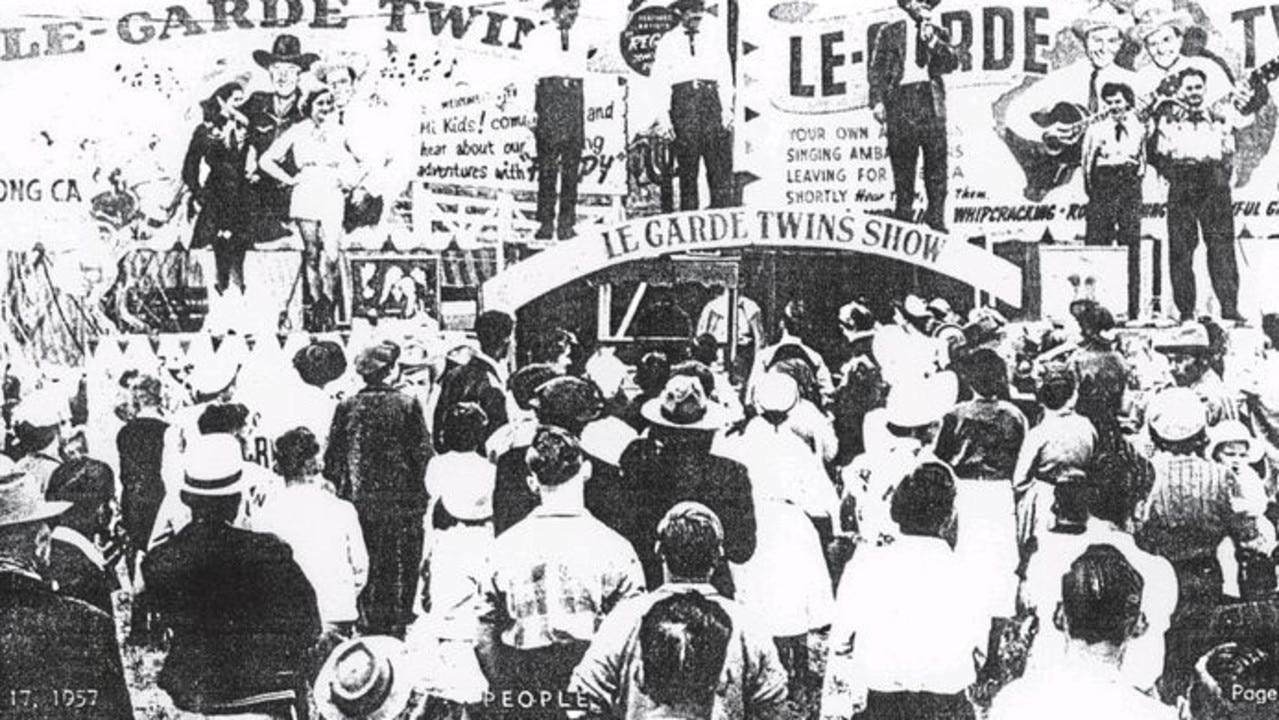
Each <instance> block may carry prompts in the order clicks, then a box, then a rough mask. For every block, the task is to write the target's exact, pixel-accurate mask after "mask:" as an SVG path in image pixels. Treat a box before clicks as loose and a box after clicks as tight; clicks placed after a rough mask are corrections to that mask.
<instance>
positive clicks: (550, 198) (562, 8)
mask: <svg viewBox="0 0 1279 720" xmlns="http://www.w3.org/2000/svg"><path fill="white" fill-rule="evenodd" d="M578 8H579V0H548V1H547V3H546V5H544V6H543V9H546V10H550V11H551V18H552V20H551V22H550V23H549V24H547V25H543V26H541V27H539V28H538V29H537V30H535V31H534V32H533V33H531V34H530V36H529V39H528V41H527V42H526V43H525V47H526V48H527V52H526V53H525V57H528V58H530V59H531V60H532V61H533V62H536V63H537V65H536V67H535V71H536V73H537V94H536V98H535V106H534V109H535V112H536V113H537V127H536V129H535V130H534V138H535V139H536V141H537V222H538V228H537V233H536V234H535V235H534V236H533V237H534V238H536V239H538V240H550V239H551V238H552V237H559V239H560V240H567V239H569V238H572V237H575V236H576V235H577V231H576V230H575V229H574V226H575V225H576V224H577V185H578V182H579V181H580V179H581V172H582V151H583V150H584V149H585V146H586V104H585V100H584V98H583V95H582V80H583V78H585V77H586V60H587V58H588V57H589V56H590V55H591V54H592V51H591V43H590V41H589V40H588V38H586V37H584V35H585V33H582V32H576V31H575V30H574V27H575V26H576V23H577V12H578ZM557 185H558V186H559V187H558V192H557V187H556V186H557ZM557 204H558V205H559V226H558V230H557V227H556V205H557Z"/></svg>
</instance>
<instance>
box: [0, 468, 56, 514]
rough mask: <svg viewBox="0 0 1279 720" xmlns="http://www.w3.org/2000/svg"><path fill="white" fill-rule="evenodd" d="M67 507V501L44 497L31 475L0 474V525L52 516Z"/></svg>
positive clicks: (38, 484)
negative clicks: (53, 500)
mask: <svg viewBox="0 0 1279 720" xmlns="http://www.w3.org/2000/svg"><path fill="white" fill-rule="evenodd" d="M70 508H71V503H69V502H49V501H48V500H45V499H44V491H43V490H42V489H41V487H40V480H39V479H38V478H37V477H35V476H34V475H30V474H27V473H21V472H9V473H6V474H4V475H0V527H5V526H9V525H22V524H24V523H29V522H37V521H41V520H48V519H50V518H55V517H57V516H59V515H61V514H62V513H64V512H66V511H67V510H68V509H70Z"/></svg>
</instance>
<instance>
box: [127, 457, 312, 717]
mask: <svg viewBox="0 0 1279 720" xmlns="http://www.w3.org/2000/svg"><path fill="white" fill-rule="evenodd" d="M240 453H241V451H240V444H239V442H237V441H236V439H235V438H234V437H232V436H231V435H225V434H218V435H203V436H199V437H194V438H191V439H190V440H189V441H188V445H187V450H186V453H185V455H184V457H183V460H184V464H185V473H184V479H183V485H182V489H181V498H182V501H183V502H184V503H185V504H186V505H187V506H188V507H190V508H191V523H190V524H189V525H187V526H186V527H184V528H182V529H181V530H179V531H178V533H177V534H176V535H174V536H173V537H172V538H171V539H170V540H167V541H165V542H164V543H161V544H160V545H158V546H157V547H156V548H155V549H154V550H152V551H151V553H150V554H149V555H148V556H147V557H146V559H145V560H143V561H142V576H143V578H144V580H145V582H146V590H145V592H146V594H147V595H148V600H149V603H150V605H149V607H150V608H151V609H152V610H154V611H155V612H156V613H157V614H158V616H159V622H160V624H161V625H162V626H164V627H166V628H168V629H169V631H170V632H171V633H172V636H171V640H170V646H169V648H170V649H169V654H168V657H166V658H165V661H164V668H163V669H162V670H161V671H160V676H159V682H158V684H159V686H160V688H161V689H163V690H164V691H165V692H167V693H169V695H170V696H171V697H172V698H173V702H174V704H175V705H176V706H177V707H178V708H180V709H183V710H188V711H192V712H201V713H211V714H212V713H219V712H226V711H228V710H229V709H230V708H233V707H235V708H239V711H240V712H253V711H259V712H267V711H277V710H279V709H282V708H284V707H288V706H289V705H290V704H291V703H292V702H293V697H294V693H295V691H296V689H297V688H299V687H301V685H302V684H303V683H302V680H303V677H304V676H305V675H306V671H307V661H308V658H309V653H310V652H311V649H312V647H314V645H315V643H316V641H317V640H318V639H319V636H320V615H319V610H318V609H317V606H316V600H315V591H314V590H313V589H312V587H311V584H310V582H309V581H307V579H306V575H304V574H303V573H302V569H301V568H300V567H298V564H297V562H295V561H294V560H293V553H292V551H291V550H290V549H289V546H288V545H287V544H286V543H285V542H284V541H283V540H280V539H279V538H277V537H276V536H274V535H269V534H266V533H256V532H251V531H248V530H242V529H240V528H236V527H233V526H232V522H233V521H234V520H235V517H236V513H237V512H238V510H239V508H240V503H241V498H240V496H241V493H242V492H243V490H244V489H245V485H246V483H245V482H244V460H243V459H242V457H241V454H240Z"/></svg>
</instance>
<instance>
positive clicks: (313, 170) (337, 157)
mask: <svg viewBox="0 0 1279 720" xmlns="http://www.w3.org/2000/svg"><path fill="white" fill-rule="evenodd" d="M290 148H292V150H293V162H294V164H295V165H296V166H297V168H298V173H297V175H296V179H297V184H296V185H294V186H293V190H292V193H291V194H290V196H289V216H290V217H292V218H293V219H294V220H314V221H316V222H319V223H320V226H321V227H323V228H324V230H325V233H324V236H325V243H324V244H325V251H326V252H330V251H331V252H336V250H337V240H338V237H339V236H340V235H341V234H342V214H343V212H344V210H345V208H346V197H345V195H344V194H343V187H345V186H346V185H349V184H351V183H353V182H354V181H355V180H357V179H358V173H359V162H358V160H357V158H356V157H355V155H353V154H352V153H351V150H350V147H349V146H348V144H347V139H346V132H345V131H344V130H343V129H342V127H341V126H340V125H338V124H336V123H335V122H332V121H330V122H329V123H327V124H325V125H323V126H321V125H316V124H315V123H314V122H312V121H309V120H307V121H303V122H300V123H298V124H296V125H294V126H293V127H291V128H289V129H288V130H286V131H285V132H284V134H283V135H281V136H280V138H279V139H278V140H276V141H275V143H273V144H272V145H271V147H270V148H268V149H267V151H266V155H265V158H269V159H272V160H275V161H276V162H279V161H280V160H282V159H283V155H284V153H286V152H287V151H288V149H290ZM330 246H332V248H330Z"/></svg>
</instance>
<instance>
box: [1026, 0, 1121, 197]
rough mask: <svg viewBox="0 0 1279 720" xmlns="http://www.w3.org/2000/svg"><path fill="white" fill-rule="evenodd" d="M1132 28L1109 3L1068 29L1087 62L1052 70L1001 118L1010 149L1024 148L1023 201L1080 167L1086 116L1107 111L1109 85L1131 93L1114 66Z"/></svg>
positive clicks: (1055, 183)
mask: <svg viewBox="0 0 1279 720" xmlns="http://www.w3.org/2000/svg"><path fill="white" fill-rule="evenodd" d="M1130 25H1131V20H1130V19H1129V18H1128V16H1127V15H1121V14H1120V13H1119V12H1118V11H1117V10H1115V8H1114V7H1113V6H1111V5H1110V4H1108V3H1102V4H1100V5H1096V6H1095V7H1093V8H1092V9H1091V10H1089V11H1088V12H1087V13H1086V14H1084V15H1083V16H1081V17H1080V18H1078V19H1077V20H1075V21H1074V22H1073V23H1071V25H1070V29H1071V32H1073V33H1074V35H1075V37H1077V38H1079V39H1080V41H1082V42H1083V44H1084V53H1085V55H1086V59H1080V60H1077V61H1075V62H1072V63H1070V64H1068V65H1064V66H1062V67H1059V68H1056V69H1055V70H1052V71H1050V72H1048V73H1047V74H1045V75H1044V76H1043V77H1042V78H1040V79H1039V81H1038V82H1036V83H1034V84H1033V85H1031V86H1029V87H1028V88H1026V89H1025V90H1024V91H1022V92H1021V93H1020V94H1018V95H1017V96H1016V97H1015V98H1013V100H1012V101H1011V102H1009V104H1008V109H1007V111H1006V113H1005V121H1006V123H1007V129H1008V132H1009V133H1010V134H1011V135H1012V137H1013V138H1014V140H1010V141H1009V142H1010V145H1017V146H1022V145H1024V146H1025V147H1027V148H1028V150H1027V151H1026V152H1025V153H1016V154H1018V155H1024V157H1018V160H1019V162H1020V163H1021V165H1022V169H1023V170H1024V171H1025V173H1026V196H1027V197H1028V198H1030V199H1032V200H1039V199H1042V198H1043V196H1044V195H1045V194H1046V193H1048V192H1049V191H1051V190H1053V189H1054V188H1057V187H1060V186H1061V185H1063V184H1065V183H1066V182H1068V181H1069V180H1070V178H1071V177H1072V176H1073V174H1074V170H1075V168H1077V167H1078V166H1079V160H1080V153H1079V150H1080V142H1081V140H1082V139H1083V135H1084V131H1085V130H1086V129H1087V127H1088V115H1091V114H1094V113H1097V112H1099V111H1102V110H1105V109H1106V108H1105V106H1104V102H1103V100H1102V97H1101V90H1102V88H1103V87H1104V86H1106V85H1107V84H1110V83H1119V84H1123V85H1127V86H1129V87H1132V86H1133V84H1134V82H1136V76H1135V75H1134V73H1133V72H1132V71H1131V70H1128V69H1126V68H1122V67H1119V66H1118V65H1116V64H1115V57H1116V55H1117V54H1118V53H1119V50H1120V48H1121V47H1122V46H1123V33H1124V31H1125V30H1127V29H1128V28H1129V27H1130Z"/></svg>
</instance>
